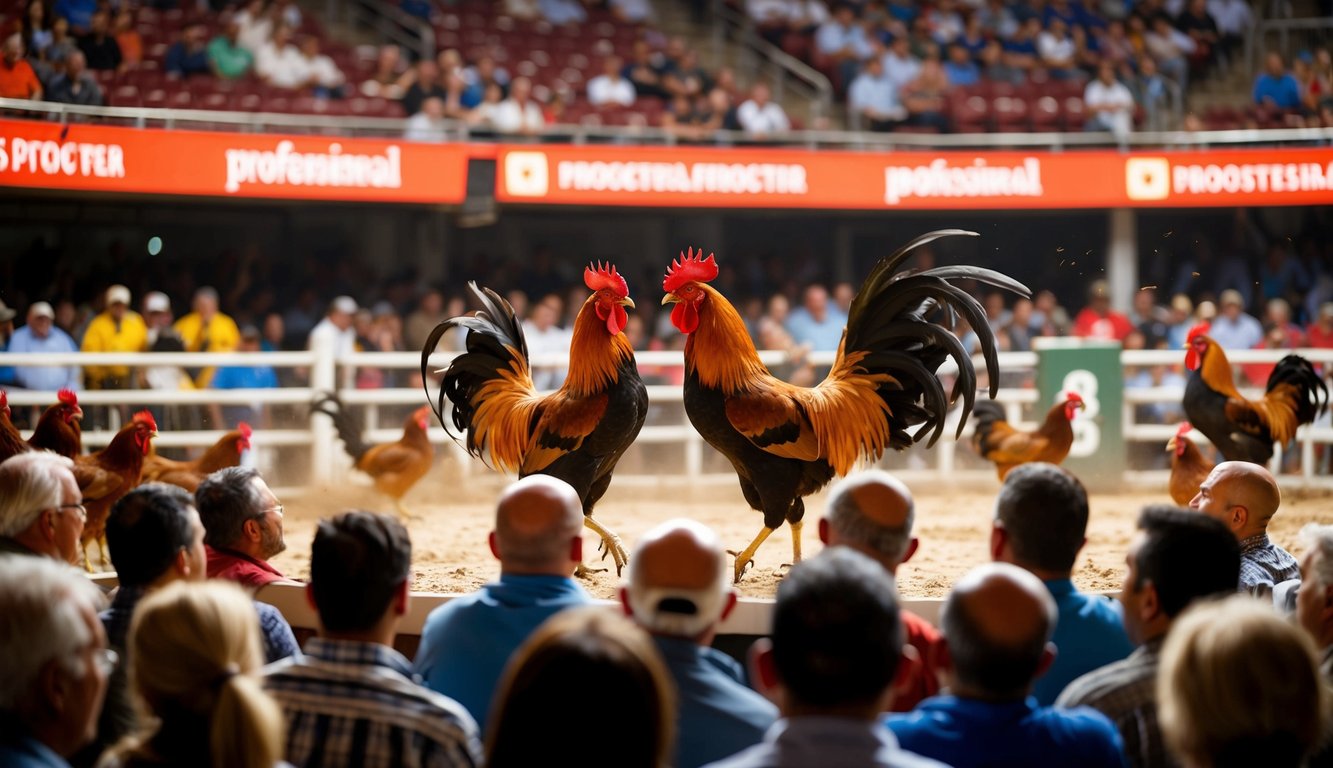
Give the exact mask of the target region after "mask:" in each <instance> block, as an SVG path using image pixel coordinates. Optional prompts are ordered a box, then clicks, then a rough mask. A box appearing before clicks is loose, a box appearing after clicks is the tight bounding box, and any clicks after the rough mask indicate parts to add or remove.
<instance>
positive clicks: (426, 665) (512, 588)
mask: <svg viewBox="0 0 1333 768" xmlns="http://www.w3.org/2000/svg"><path fill="white" fill-rule="evenodd" d="M592 602H593V600H592V598H591V597H589V596H588V593H587V592H584V591H583V587H580V586H579V585H578V584H577V583H575V582H574V580H573V579H571V578H569V577H566V576H541V575H516V574H506V573H501V574H500V580H499V581H498V582H494V583H491V584H487V585H486V586H484V587H482V588H481V589H480V590H478V591H476V592H474V593H472V594H470V595H466V596H464V597H459V598H455V599H453V600H450V601H449V602H447V603H445V604H444V605H441V606H440V607H439V608H436V609H435V610H433V611H431V612H430V616H428V617H426V625H425V627H424V628H423V629H422V630H421V647H420V648H419V649H418V650H417V657H416V662H415V663H414V664H413V667H412V668H413V670H414V671H415V672H416V673H417V674H419V675H421V677H422V678H423V683H424V685H425V686H426V687H427V688H430V689H431V690H433V691H438V692H440V693H442V694H444V695H445V696H448V697H449V698H451V699H454V700H456V701H457V702H458V703H460V704H462V705H463V706H464V707H466V708H467V711H468V712H470V713H471V714H472V717H473V719H475V720H476V721H477V725H478V726H479V727H480V728H481V731H482V733H485V732H486V716H487V715H488V714H490V708H491V696H492V694H494V693H495V687H496V685H497V684H498V683H499V681H500V674H501V673H502V672H503V671H504V667H505V664H507V663H508V662H509V656H510V654H512V653H513V652H514V650H515V649H516V648H518V646H519V645H521V644H522V643H523V641H524V640H526V639H527V638H528V635H530V634H531V633H532V630H534V629H536V628H537V625H539V624H541V623H542V622H543V621H546V620H547V619H548V618H550V617H551V616H552V615H554V614H555V613H557V612H559V611H561V610H563V609H565V608H569V607H570V606H575V605H588V604H591V603H592Z"/></svg>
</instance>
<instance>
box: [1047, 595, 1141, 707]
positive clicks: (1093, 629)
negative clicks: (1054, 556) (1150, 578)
mask: <svg viewBox="0 0 1333 768" xmlns="http://www.w3.org/2000/svg"><path fill="white" fill-rule="evenodd" d="M1045 584H1046V589H1048V590H1050V593H1051V597H1054V598H1055V605H1056V608H1058V609H1059V613H1060V618H1059V621H1058V622H1057V623H1056V625H1055V635H1054V636H1053V637H1052V638H1051V642H1053V643H1055V647H1056V650H1057V653H1056V655H1055V661H1054V663H1052V664H1051V668H1050V669H1048V670H1046V674H1044V675H1042V676H1041V677H1040V678H1038V680H1037V684H1036V686H1034V687H1033V689H1032V695H1033V697H1035V698H1036V699H1037V703H1039V704H1041V705H1043V706H1046V705H1050V704H1054V703H1055V699H1056V697H1058V696H1059V695H1060V691H1063V690H1064V689H1065V686H1066V685H1069V684H1070V683H1071V682H1073V680H1074V678H1076V677H1079V676H1081V675H1083V674H1084V673H1087V672H1091V671H1092V670H1094V669H1096V668H1098V667H1104V666H1106V665H1107V664H1110V663H1111V662H1113V661H1120V660H1121V659H1123V658H1125V657H1126V656H1128V655H1129V654H1131V653H1133V652H1134V644H1133V643H1131V642H1129V636H1128V635H1126V634H1125V624H1124V620H1123V619H1122V617H1121V615H1122V614H1121V611H1122V609H1121V607H1120V603H1119V601H1116V600H1112V599H1111V598H1109V597H1106V596H1105V595H1085V594H1083V593H1082V592H1079V591H1078V590H1077V589H1075V588H1074V582H1072V581H1070V580H1069V579H1051V580H1050V581H1046V582H1045Z"/></svg>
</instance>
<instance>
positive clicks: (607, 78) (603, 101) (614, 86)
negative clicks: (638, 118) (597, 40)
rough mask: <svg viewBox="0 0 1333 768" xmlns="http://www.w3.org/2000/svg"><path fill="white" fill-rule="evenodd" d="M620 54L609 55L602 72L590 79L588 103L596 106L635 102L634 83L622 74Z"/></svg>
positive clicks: (629, 104) (627, 104)
mask: <svg viewBox="0 0 1333 768" xmlns="http://www.w3.org/2000/svg"><path fill="white" fill-rule="evenodd" d="M622 66H623V63H622V62H621V60H620V57H619V56H607V57H606V61H605V62H604V63H603V65H602V74H600V75H598V76H597V77H594V78H593V79H591V80H589V81H588V103H589V104H591V105H593V106H594V107H614V106H621V107H628V106H631V105H633V104H634V84H633V83H631V82H630V81H628V80H626V79H625V77H624V76H623V75H621V74H620V70H621V68H622Z"/></svg>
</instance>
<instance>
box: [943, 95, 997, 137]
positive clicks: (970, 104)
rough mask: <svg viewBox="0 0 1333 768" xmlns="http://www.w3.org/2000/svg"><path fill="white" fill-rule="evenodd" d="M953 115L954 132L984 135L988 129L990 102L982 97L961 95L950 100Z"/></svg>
mask: <svg viewBox="0 0 1333 768" xmlns="http://www.w3.org/2000/svg"><path fill="white" fill-rule="evenodd" d="M949 103H950V106H951V108H952V109H951V111H952V113H953V115H952V117H953V126H954V130H955V131H957V132H959V133H982V132H984V131H985V130H986V129H987V127H988V123H989V122H990V120H989V117H990V116H989V114H988V111H987V108H988V107H989V102H987V101H986V99H985V98H983V97H981V96H968V95H966V94H959V95H958V96H956V97H953V98H951V99H950V100H949Z"/></svg>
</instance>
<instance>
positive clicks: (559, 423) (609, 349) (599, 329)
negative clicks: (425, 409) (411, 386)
mask: <svg viewBox="0 0 1333 768" xmlns="http://www.w3.org/2000/svg"><path fill="white" fill-rule="evenodd" d="M583 282H584V284H585V285H587V286H588V290H590V291H592V292H593V293H592V295H591V296H589V297H588V300H587V301H586V302H584V304H583V307H582V308H580V309H579V314H578V317H576V318H575V319H574V332H573V336H572V338H571V340H570V346H569V375H568V376H567V378H566V379H565V383H564V384H563V385H561V387H560V389H558V390H556V391H555V392H552V393H550V394H547V395H540V394H538V393H537V390H536V388H535V387H534V386H533V384H532V373H531V370H530V368H529V364H528V345H527V341H526V340H525V339H524V336H523V328H522V326H520V325H519V321H518V318H517V317H515V316H514V309H513V307H511V306H510V305H509V302H507V301H505V300H504V299H503V298H501V297H500V296H499V295H498V294H496V293H495V292H494V291H492V290H490V289H488V288H479V287H478V286H477V285H476V284H475V283H469V284H468V287H469V288H470V289H471V291H472V293H473V295H474V296H476V298H477V300H478V301H479V302H481V306H482V307H483V308H482V309H481V310H480V311H478V312H477V313H476V314H474V315H470V316H464V317H455V318H452V319H450V320H446V321H445V322H443V323H441V324H440V325H439V326H437V327H436V328H435V330H434V331H433V332H432V333H431V335H430V338H428V339H427V340H426V345H425V347H424V348H423V349H422V351H421V372H422V379H423V381H424V380H425V378H426V364H427V359H428V358H429V356H430V354H431V353H432V352H434V351H435V345H436V343H437V342H439V340H440V337H441V336H442V335H444V333H445V332H447V331H448V330H449V329H450V328H465V329H467V352H466V353H465V354H462V355H459V356H458V357H457V358H455V359H454V360H453V362H452V363H451V364H450V365H449V367H448V368H447V369H446V370H445V371H444V372H443V373H444V379H443V381H442V382H441V387H440V395H439V401H438V407H437V408H436V411H435V413H436V415H437V416H439V417H440V422H441V423H443V424H445V425H446V427H445V428H446V429H448V422H447V421H445V419H444V399H445V398H446V397H447V398H448V399H449V401H450V402H451V403H453V425H454V427H455V428H457V429H458V430H459V431H460V432H462V431H463V430H466V431H467V442H466V444H465V445H466V448H467V451H468V453H470V454H472V455H473V456H476V457H478V458H482V459H484V460H485V459H489V462H490V464H492V465H493V466H496V467H498V468H500V469H503V470H509V471H517V472H518V474H519V476H520V477H526V476H527V475H531V474H544V475H550V476H552V477H557V478H559V479H561V480H564V481H565V482H567V483H569V484H570V485H571V486H573V487H574V490H575V491H577V492H578V494H579V498H580V499H582V501H583V515H584V517H583V522H584V524H585V525H586V526H587V527H588V528H590V529H592V530H593V531H595V532H596V533H597V535H598V536H600V537H601V538H602V545H601V547H599V548H601V549H602V550H603V553H602V557H603V558H605V557H606V555H607V554H610V555H611V557H612V559H613V560H614V561H615V564H616V573H617V574H619V573H620V571H621V569H622V568H623V567H624V566H625V562H626V560H627V559H628V554H627V553H626V552H625V547H624V545H623V544H621V542H620V537H619V536H617V535H616V534H615V533H614V532H612V531H611V530H609V529H608V528H606V527H605V526H603V525H602V524H601V523H600V522H598V521H597V520H596V519H595V518H594V517H593V507H594V506H595V505H596V504H597V501H598V499H600V498H602V495H603V494H604V493H606V489H607V486H609V485H610V484H611V473H612V472H613V471H614V470H615V468H616V462H618V461H619V460H620V457H621V455H623V454H624V453H625V449H627V448H629V446H630V444H631V443H633V442H634V438H635V437H637V436H638V434H639V430H640V429H641V428H642V427H643V420H644V417H645V416H647V413H648V392H647V390H646V389H645V388H644V386H643V380H642V379H640V378H639V369H638V367H637V366H636V365H635V362H634V350H633V348H632V347H631V346H630V343H629V339H627V338H626V337H625V333H624V331H625V325H626V324H627V323H628V322H629V315H628V314H627V313H626V311H625V309H626V307H629V308H633V307H634V302H633V301H631V300H630V297H629V286H628V285H627V284H626V283H625V278H623V277H621V276H620V274H619V273H618V272H616V269H615V267H613V266H610V265H608V266H606V267H603V266H600V265H598V266H597V268H596V269H594V268H593V267H591V266H590V267H588V268H587V269H585V270H584V271H583ZM586 571H587V569H585V568H584V567H583V566H580V567H579V573H580V574H582V573H585V572H586Z"/></svg>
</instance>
